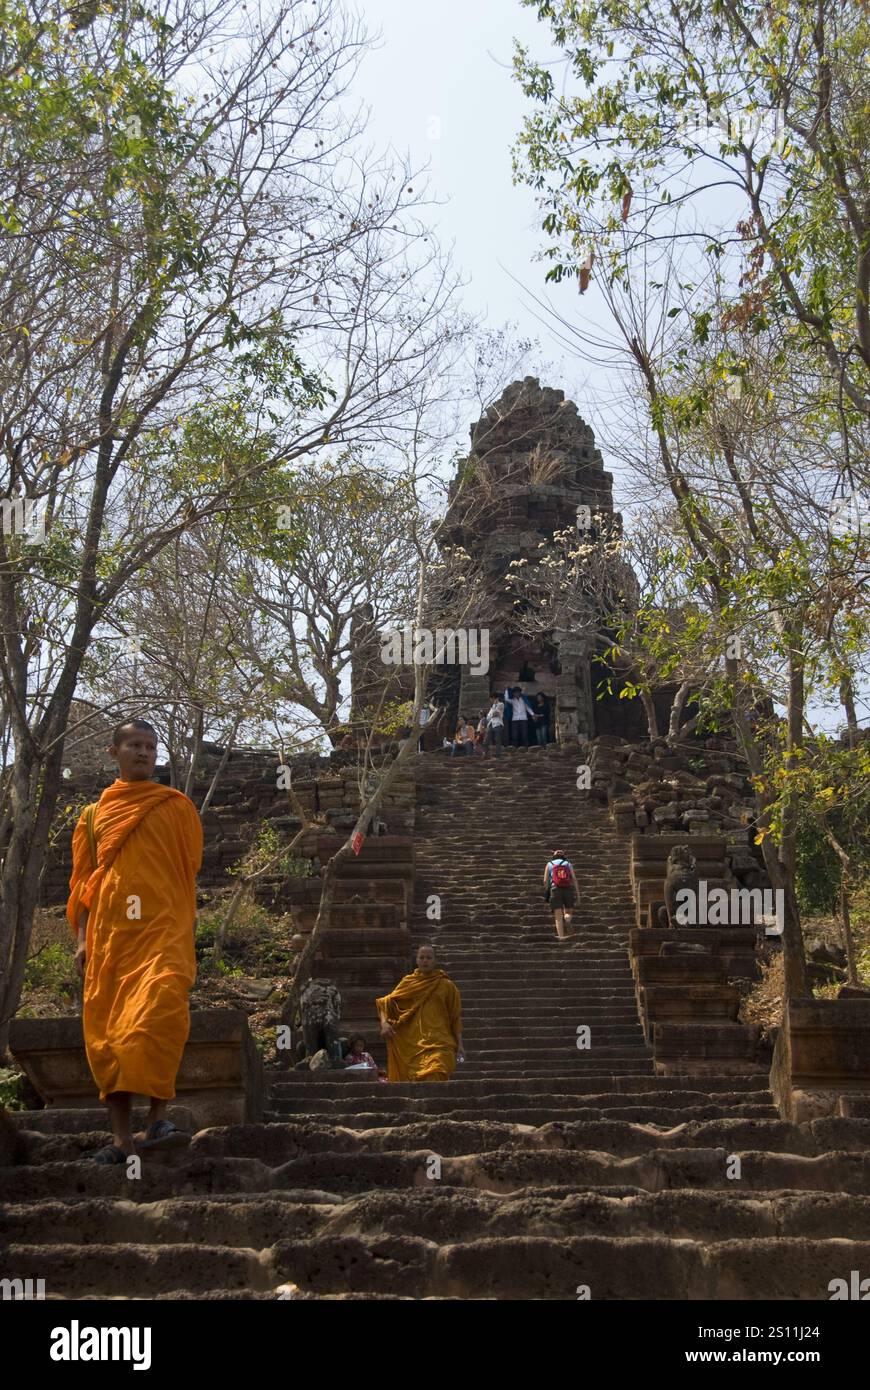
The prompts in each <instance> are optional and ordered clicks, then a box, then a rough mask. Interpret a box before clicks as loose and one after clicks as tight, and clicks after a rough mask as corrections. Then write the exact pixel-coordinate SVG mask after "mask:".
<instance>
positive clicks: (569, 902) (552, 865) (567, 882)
mask: <svg viewBox="0 0 870 1390" xmlns="http://www.w3.org/2000/svg"><path fill="white" fill-rule="evenodd" d="M544 889H545V897H546V899H547V902H548V903H549V904H550V907H551V908H552V911H553V923H554V925H555V928H556V936H557V937H558V938H559V940H560V941H565V940H567V934H566V932H565V927H566V926H570V925H571V909H572V908H573V906H574V904H575V903H576V901H577V899H578V898H579V897H580V888H579V886H578V883H577V876H576V874H575V873H574V866H573V864H572V863H571V861H570V859H566V857H565V855H564V853H563V851H562V850H560V849H554V850H553V856H552V858H551V859H549V860H548V861H547V864H546V867H545V868H544Z"/></svg>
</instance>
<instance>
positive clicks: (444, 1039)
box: [375, 970, 462, 1081]
mask: <svg viewBox="0 0 870 1390" xmlns="http://www.w3.org/2000/svg"><path fill="white" fill-rule="evenodd" d="M375 1004H376V1006H377V1009H378V1011H379V1013H383V1014H384V1015H385V1016H386V1020H387V1022H388V1023H391V1024H392V1025H393V1027H394V1029H395V1030H396V1032H395V1037H392V1038H387V1079H388V1080H389V1081H447V1080H448V1079H449V1077H450V1076H451V1075H452V1074H453V1072H454V1071H455V1069H456V1049H457V1046H458V1043H459V1039H460V1037H461V1036H462V1010H461V1002H460V996H459V990H458V989H457V988H456V986H455V984H454V983H453V981H452V980H449V979H448V978H447V976H446V975H445V974H444V971H443V970H433V971H432V972H431V974H430V975H428V976H426V975H423V974H422V973H421V971H419V970H415V971H413V973H412V974H410V975H405V976H404V977H403V979H401V980H400V981H399V983H398V984H397V985H396V988H395V989H394V990H392V992H391V993H390V994H385V995H383V997H382V998H380V999H376V1000H375Z"/></svg>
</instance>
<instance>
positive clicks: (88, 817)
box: [85, 801, 97, 869]
mask: <svg viewBox="0 0 870 1390" xmlns="http://www.w3.org/2000/svg"><path fill="white" fill-rule="evenodd" d="M96 814H97V803H96V802H95V801H92V802H91V804H90V806H86V807H85V829H86V830H87V832H88V844H89V845H90V848H91V863H92V864H93V866H94V868H95V869H96V868H97V833H96V831H95V829H94V816H95V815H96Z"/></svg>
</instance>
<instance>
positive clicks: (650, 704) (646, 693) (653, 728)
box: [639, 688, 659, 739]
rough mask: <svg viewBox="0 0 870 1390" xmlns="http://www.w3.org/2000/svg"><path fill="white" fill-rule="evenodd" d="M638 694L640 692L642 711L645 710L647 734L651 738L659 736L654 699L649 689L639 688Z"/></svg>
mask: <svg viewBox="0 0 870 1390" xmlns="http://www.w3.org/2000/svg"><path fill="white" fill-rule="evenodd" d="M639 694H640V700H641V704H642V705H643V707H644V711H645V713H646V722H647V728H648V729H649V736H650V738H651V739H652V738H658V737H659V720H658V715H657V714H656V702H655V700H654V699H653V696H652V691H651V690H645V689H643V688H641V690H640V691H639Z"/></svg>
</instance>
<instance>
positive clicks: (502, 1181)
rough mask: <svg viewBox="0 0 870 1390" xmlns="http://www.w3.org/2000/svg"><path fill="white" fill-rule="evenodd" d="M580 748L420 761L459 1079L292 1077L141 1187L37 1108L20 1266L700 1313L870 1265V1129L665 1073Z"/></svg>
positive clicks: (289, 1292)
mask: <svg viewBox="0 0 870 1390" xmlns="http://www.w3.org/2000/svg"><path fill="white" fill-rule="evenodd" d="M574 761H575V760H574V759H572V758H571V757H570V756H569V755H566V754H564V753H562V752H560V751H559V750H557V749H555V748H552V749H546V750H530V751H525V750H520V751H517V752H516V753H507V754H505V755H504V757H503V758H502V759H501V761H500V762H498V763H496V762H495V761H492V762H488V763H484V762H482V761H474V762H472V760H471V759H468V760H458V759H457V760H453V761H449V760H447V759H443V760H442V759H441V758H440V757H439V756H438V755H431V756H425V757H423V758H420V759H417V770H418V820H417V827H418V829H417V837H416V845H417V855H416V862H417V887H416V899H415V911H414V915H413V921H412V929H413V936H414V940H415V943H416V944H419V943H422V942H424V941H434V943H435V945H436V949H437V952H438V956H439V959H440V961H441V963H442V964H443V965H444V967H445V968H446V969H447V970H448V971H449V973H450V974H451V975H452V977H453V978H454V979H455V980H456V982H457V984H458V985H459V987H460V989H461V991H462V998H463V1013H464V1037H465V1044H466V1051H467V1058H468V1060H467V1061H466V1062H465V1064H463V1065H460V1066H459V1067H458V1068H457V1072H456V1075H455V1076H454V1078H453V1080H452V1081H451V1082H450V1084H449V1085H446V1086H437V1085H428V1086H427V1085H416V1086H414V1085H396V1086H389V1087H388V1086H384V1085H378V1084H372V1083H369V1082H360V1081H354V1080H351V1079H350V1078H349V1077H348V1076H343V1075H341V1074H339V1073H335V1072H327V1073H294V1072H291V1073H288V1074H284V1075H283V1076H282V1077H281V1079H279V1080H275V1081H274V1082H273V1085H272V1090H271V1100H270V1105H271V1109H270V1111H269V1112H268V1122H267V1123H264V1124H257V1125H235V1126H228V1127H225V1128H216V1129H211V1130H206V1131H203V1132H202V1133H200V1134H199V1135H197V1136H196V1137H195V1138H194V1140H193V1141H192V1143H191V1145H190V1147H189V1149H188V1150H186V1151H183V1152H182V1153H181V1154H176V1155H174V1156H165V1158H164V1159H163V1160H161V1161H160V1162H158V1161H157V1160H156V1159H154V1160H151V1161H149V1162H147V1163H146V1164H145V1165H144V1166H143V1170H142V1175H141V1177H140V1178H139V1179H138V1180H135V1181H131V1180H129V1179H128V1178H127V1177H126V1176H125V1173H124V1172H123V1171H122V1170H121V1171H119V1170H117V1169H100V1168H97V1167H96V1166H94V1165H90V1164H87V1163H85V1162H82V1161H81V1153H82V1151H84V1150H87V1149H90V1148H92V1147H94V1146H95V1145H96V1143H97V1142H99V1141H100V1139H101V1138H102V1135H100V1134H98V1133H96V1132H94V1131H95V1130H97V1129H101V1128H102V1123H101V1121H100V1116H99V1114H98V1113H96V1112H93V1113H92V1112H70V1111H67V1112H50V1111H46V1112H41V1113H39V1114H28V1115H27V1116H24V1117H19V1119H18V1121H17V1122H18V1123H19V1124H24V1125H26V1126H27V1127H30V1128H31V1129H32V1128H36V1127H38V1128H39V1129H41V1130H42V1131H43V1139H42V1145H41V1147H40V1148H39V1149H38V1151H37V1152H36V1153H35V1155H34V1156H33V1158H34V1161H31V1162H29V1163H26V1164H23V1165H19V1166H15V1167H9V1168H6V1169H5V1170H4V1171H3V1172H2V1174H0V1184H2V1191H3V1196H4V1201H5V1205H4V1208H3V1213H2V1225H0V1231H2V1235H3V1237H4V1239H5V1241H6V1242H7V1244H6V1247H5V1251H4V1253H3V1255H2V1274H3V1276H5V1277H18V1278H22V1279H24V1278H28V1277H31V1278H36V1277H40V1278H44V1279H45V1283H46V1295H47V1296H48V1297H56V1298H73V1297H84V1298H101V1297H102V1298H105V1297H124V1298H159V1299H179V1298H199V1299H203V1298H219V1297H231V1298H236V1299H238V1298H253V1299H271V1298H275V1297H277V1296H282V1295H283V1296H290V1297H295V1298H303V1299H307V1298H313V1299H332V1298H339V1299H344V1298H362V1299H393V1298H395V1299H421V1298H436V1299H449V1298H457V1299H492V1298H495V1299H534V1300H574V1299H576V1298H578V1297H583V1296H586V1294H587V1291H588V1296H589V1297H591V1298H592V1299H595V1300H640V1299H654V1300H674V1301H680V1300H687V1299H698V1300H721V1299H742V1300H757V1299H805V1300H827V1299H828V1298H829V1297H830V1294H829V1291H828V1285H829V1282H830V1281H831V1280H833V1279H845V1280H846V1281H848V1280H849V1277H850V1271H852V1270H858V1271H860V1272H861V1274H862V1276H863V1277H867V1276H868V1275H870V1152H868V1143H870V1120H867V1119H859V1118H849V1117H845V1116H836V1117H831V1118H828V1119H824V1120H815V1121H811V1122H808V1123H805V1124H800V1125H798V1124H793V1123H787V1122H784V1121H782V1120H780V1119H779V1118H778V1116H777V1112H776V1110H775V1108H774V1107H773V1105H772V1102H771V1096H770V1092H769V1090H768V1082H767V1076H766V1075H765V1074H764V1073H760V1072H758V1071H746V1072H744V1073H742V1074H731V1075H727V1076H721V1075H715V1074H705V1075H703V1076H693V1075H672V1076H657V1075H655V1074H654V1072H653V1065H652V1060H651V1056H650V1052H649V1050H648V1048H647V1047H646V1045H645V1043H644V1039H643V1034H642V1031H641V1028H640V1024H639V1019H638V1015H637V1009H636V1004H635V995H634V986H633V983H632V978H631V973H630V969H629V964H628V955H627V934H628V929H629V927H630V925H631V922H632V920H633V915H634V907H633V902H632V898H631V893H630V889H629V883H628V854H627V846H626V843H625V841H624V840H622V839H621V838H620V837H618V836H617V834H616V832H615V831H614V830H613V828H612V825H611V823H610V822H609V820H608V818H607V815H606V812H605V811H604V810H603V809H602V808H601V807H599V806H598V805H597V804H596V803H595V802H593V801H592V800H591V799H590V798H589V797H588V796H587V795H586V794H585V793H582V792H578V791H577V790H576V788H575V785H574V775H575V774H574ZM557 846H558V847H560V848H564V849H565V850H566V852H567V853H568V854H569V856H570V857H571V858H572V860H573V862H574V864H575V867H576V869H577V875H578V880H579V882H580V886H581V895H582V901H581V903H580V905H579V908H578V912H577V915H576V917H575V921H574V929H575V931H576V933H577V934H576V935H575V937H574V938H573V939H572V940H570V941H568V942H565V943H560V942H557V941H556V940H555V937H554V934H553V928H552V924H551V920H550V913H549V911H548V910H547V908H546V905H545V903H544V902H543V899H542V896H541V890H540V887H539V884H540V877H541V872H542V868H543V863H544V861H545V859H546V857H547V855H548V853H549V851H551V850H552V849H553V848H556V847H557ZM433 895H437V897H438V899H440V918H439V919H433V918H432V917H431V916H427V911H428V912H429V913H431V912H432V910H433V907H434V906H435V904H434V902H433ZM584 1028H585V1029H588V1030H589V1033H588V1036H587V1035H586V1034H578V1029H584ZM578 1037H579V1038H580V1039H581V1041H583V1042H584V1043H588V1046H586V1045H584V1046H582V1047H578V1046H577V1042H578ZM180 1118H182V1119H183V1116H181V1117H180Z"/></svg>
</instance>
